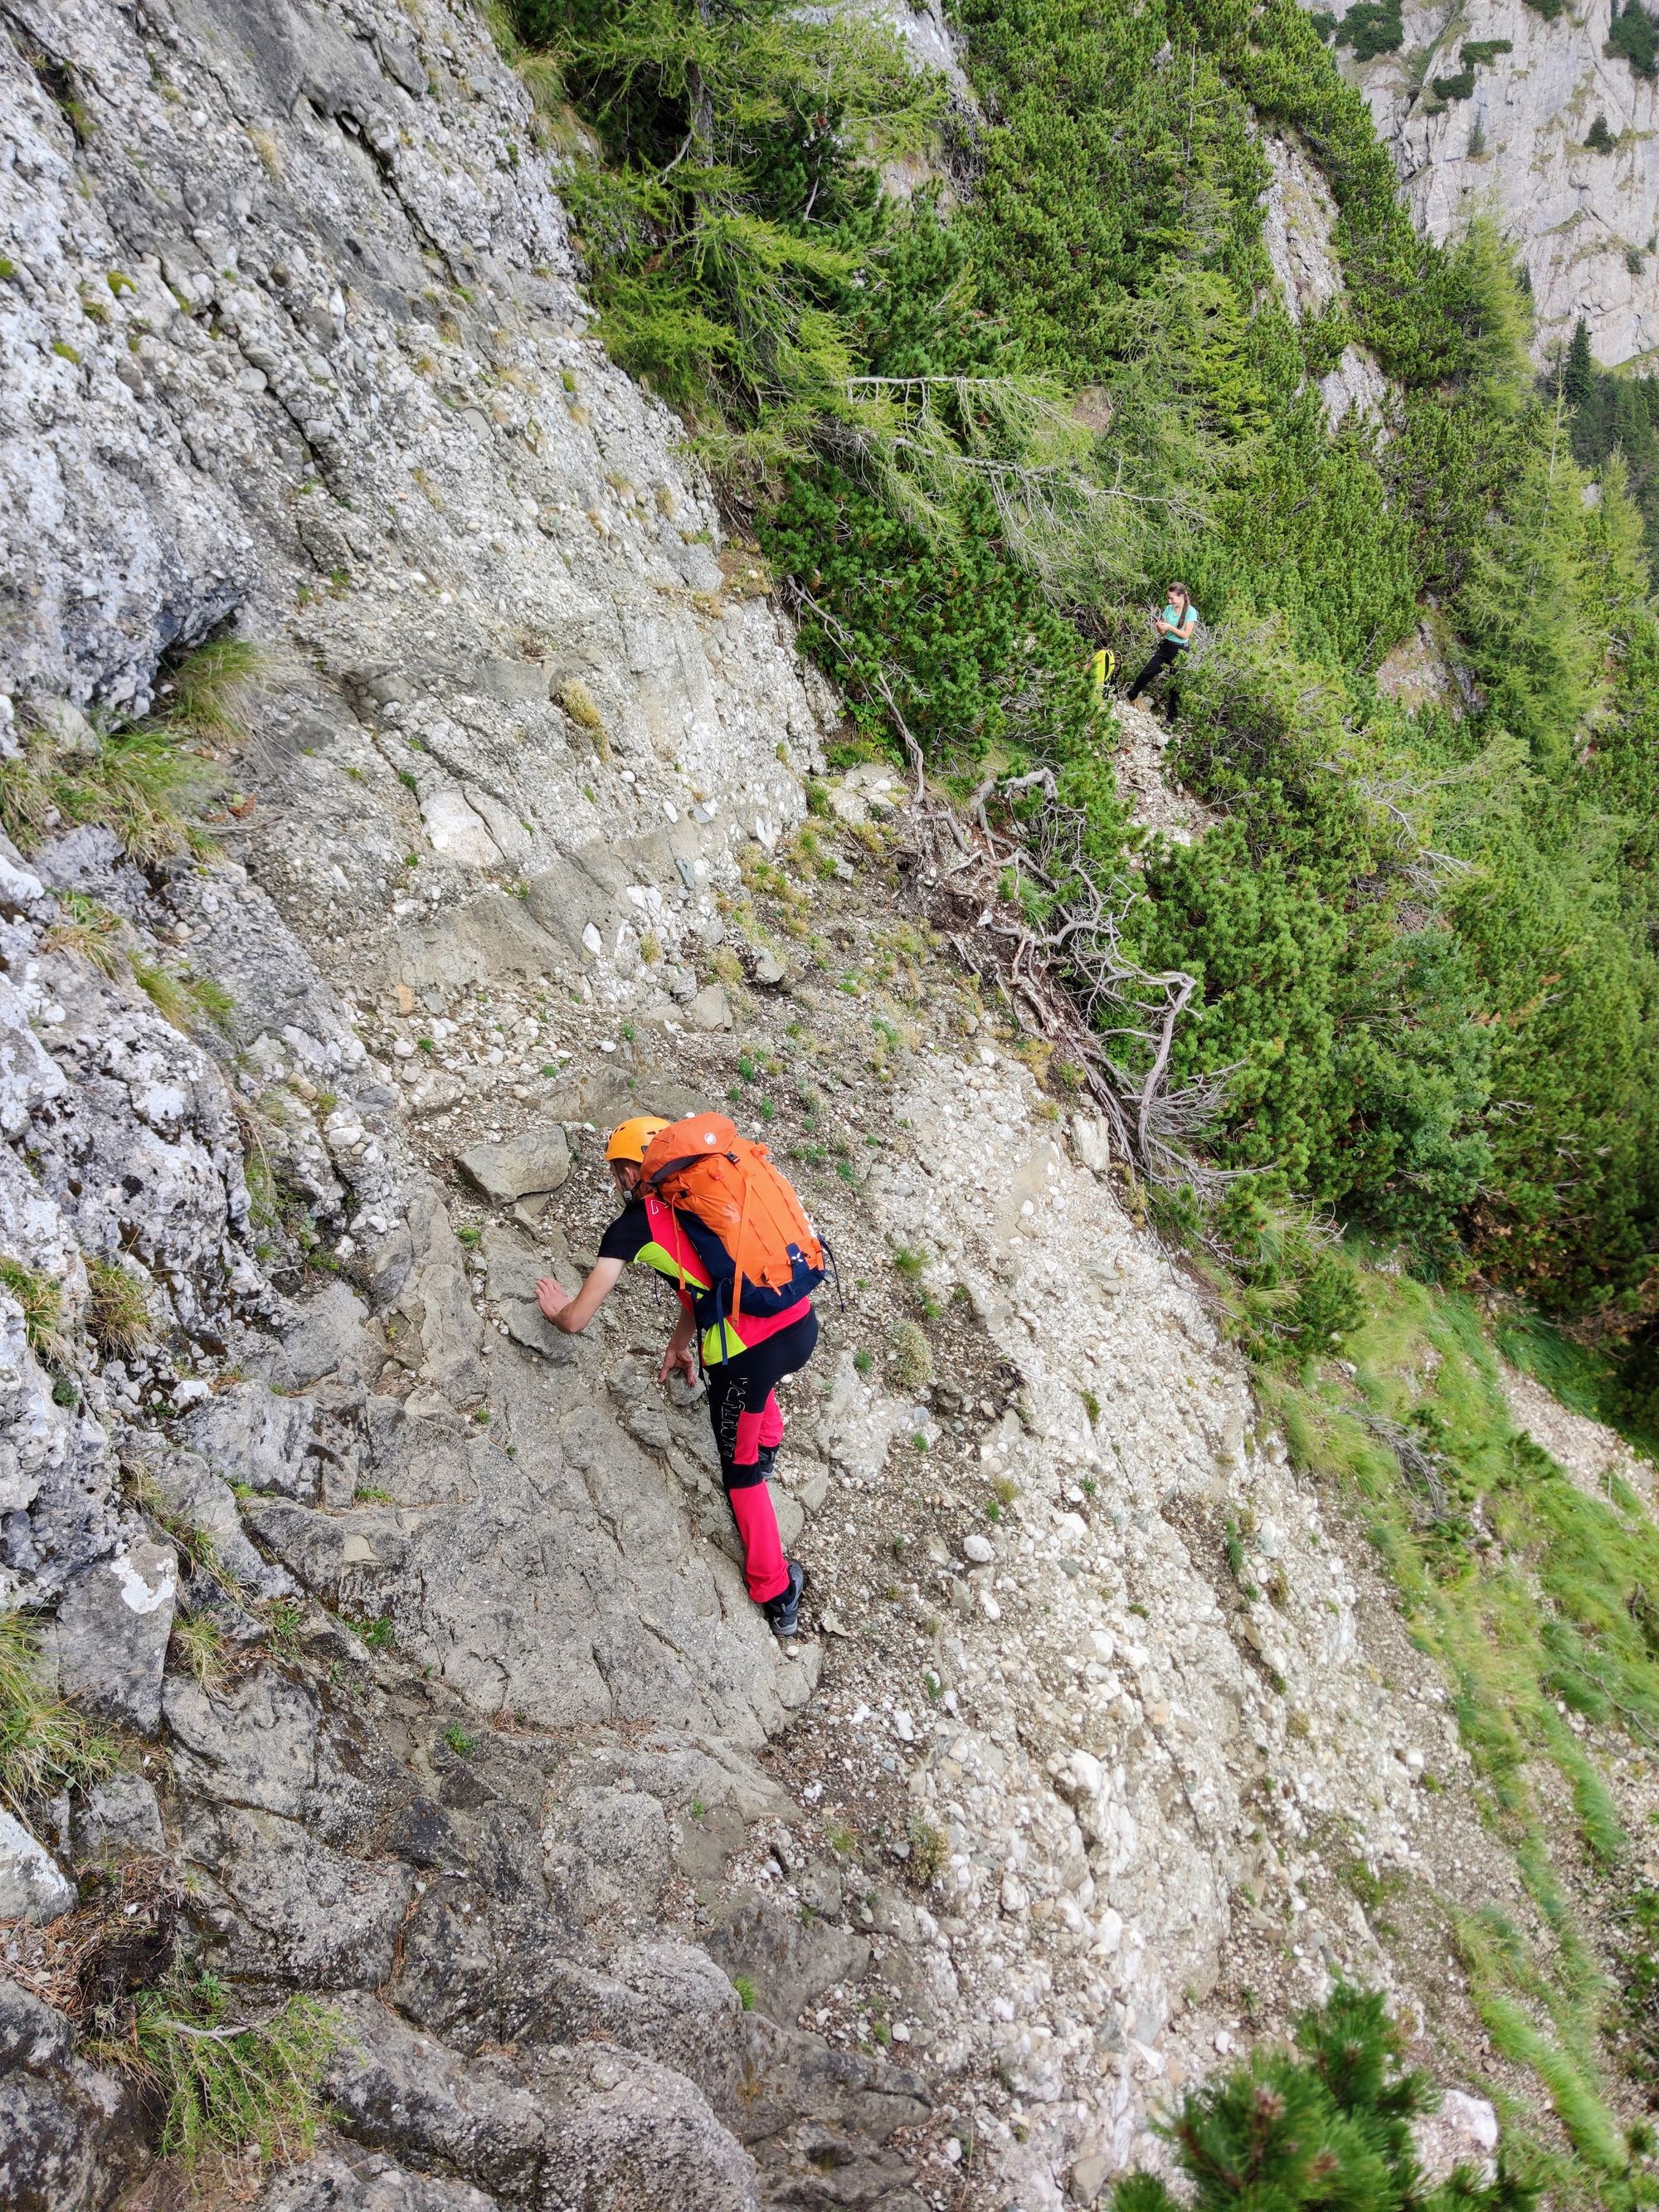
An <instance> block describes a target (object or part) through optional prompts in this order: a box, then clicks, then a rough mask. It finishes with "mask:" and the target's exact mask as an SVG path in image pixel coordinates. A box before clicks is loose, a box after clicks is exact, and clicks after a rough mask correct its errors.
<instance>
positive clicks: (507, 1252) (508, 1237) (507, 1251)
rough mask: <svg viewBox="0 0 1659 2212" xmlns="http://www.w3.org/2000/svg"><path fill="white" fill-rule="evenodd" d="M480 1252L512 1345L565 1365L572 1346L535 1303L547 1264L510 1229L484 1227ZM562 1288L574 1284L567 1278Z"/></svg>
mask: <svg viewBox="0 0 1659 2212" xmlns="http://www.w3.org/2000/svg"><path fill="white" fill-rule="evenodd" d="M483 1260H484V1266H485V1268H486V1269H487V1270H488V1279H489V1295H490V1297H491V1298H492V1299H493V1300H494V1302H495V1304H496V1305H497V1306H498V1307H499V1308H500V1309H501V1319H502V1320H503V1321H504V1322H506V1323H507V1334H508V1335H509V1336H510V1337H512V1339H513V1342H514V1343H515V1344H522V1345H524V1346H526V1348H527V1349H528V1350H529V1351H531V1352H540V1353H541V1354H542V1356H543V1358H546V1359H552V1360H556V1362H557V1363H558V1364H559V1365H560V1366H568V1364H570V1362H571V1361H572V1360H574V1358H575V1356H576V1352H575V1346H574V1345H573V1344H572V1343H571V1341H570V1339H569V1338H568V1336H567V1335H566V1334H564V1332H563V1331H562V1329H556V1328H554V1326H553V1324H552V1322H550V1321H549V1319H548V1318H547V1316H546V1315H545V1314H544V1312H543V1311H542V1310H541V1307H540V1306H539V1305H538V1304H537V1302H536V1285H537V1284H538V1281H539V1280H540V1279H541V1278H542V1277H543V1276H544V1275H545V1274H547V1273H550V1267H549V1263H548V1262H547V1261H544V1259H543V1258H542V1255H541V1254H540V1253H539V1252H538V1250H537V1249H536V1247H535V1246H534V1245H533V1244H532V1243H531V1242H530V1241H529V1239H528V1238H527V1237H522V1236H520V1234H519V1233H518V1232H517V1231H515V1230H512V1229H495V1228H490V1229H486V1230H485V1231H484V1235H483ZM565 1287H566V1289H567V1290H568V1289H571V1288H574V1285H572V1284H570V1283H569V1282H568V1281H567V1282H566V1284H565Z"/></svg>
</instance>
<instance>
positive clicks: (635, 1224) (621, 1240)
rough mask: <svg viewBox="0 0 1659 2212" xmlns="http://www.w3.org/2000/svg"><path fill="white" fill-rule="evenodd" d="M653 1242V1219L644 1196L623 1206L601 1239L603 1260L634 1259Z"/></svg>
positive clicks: (600, 1254)
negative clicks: (647, 1210) (646, 1208)
mask: <svg viewBox="0 0 1659 2212" xmlns="http://www.w3.org/2000/svg"><path fill="white" fill-rule="evenodd" d="M650 1242H651V1221H650V1217H649V1216H648V1215H647V1212H646V1210H645V1200H643V1199H642V1198H636V1199H634V1200H632V1201H631V1202H630V1203H629V1205H627V1206H623V1210H622V1212H620V1213H619V1214H618V1215H617V1218H616V1219H615V1220H614V1221H613V1222H612V1223H611V1226H610V1227H609V1229H607V1230H606V1231H605V1234H604V1236H603V1237H600V1239H599V1257H600V1259H601V1260H623V1261H633V1260H635V1259H637V1258H638V1257H639V1255H640V1254H641V1252H642V1251H643V1250H644V1249H645V1247H646V1246H647V1244H648V1243H650Z"/></svg>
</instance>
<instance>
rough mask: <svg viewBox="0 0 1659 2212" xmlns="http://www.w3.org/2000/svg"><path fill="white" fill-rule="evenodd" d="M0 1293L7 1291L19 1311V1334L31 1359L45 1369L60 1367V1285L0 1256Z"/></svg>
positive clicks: (64, 1347)
mask: <svg viewBox="0 0 1659 2212" xmlns="http://www.w3.org/2000/svg"><path fill="white" fill-rule="evenodd" d="M0 1289H3V1290H7V1291H10V1293H11V1295H12V1297H15V1299H16V1301H17V1303H18V1304H19V1305H20V1306H21V1308H22V1309H23V1333H24V1334H25V1335H26V1336H27V1339H28V1346H29V1350H30V1351H31V1352H33V1354H34V1356H35V1358H37V1359H39V1360H40V1362H41V1363H42V1364H43V1365H45V1366H47V1367H60V1366H62V1364H64V1361H65V1360H66V1359H67V1358H68V1357H69V1345H68V1342H67V1340H65V1338H64V1333H63V1321H64V1287H63V1285H62V1284H61V1283H56V1282H54V1281H53V1280H52V1277H51V1276H50V1275H43V1274H40V1273H38V1271H37V1270H36V1269H34V1268H33V1267H25V1266H24V1265H23V1262H22V1261H21V1260H14V1259H12V1258H11V1257H9V1255H3V1254H0Z"/></svg>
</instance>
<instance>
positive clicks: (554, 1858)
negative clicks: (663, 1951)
mask: <svg viewBox="0 0 1659 2212" xmlns="http://www.w3.org/2000/svg"><path fill="white" fill-rule="evenodd" d="M542 1840H543V1846H544V1850H545V1851H546V1854H547V1864H548V1870H549V1872H550V1874H551V1875H556V1876H558V1877H560V1878H562V1881H563V1883H564V1885H565V1887H566V1889H567V1892H568V1895H569V1898H570V1902H571V1908H572V1910H573V1911H574V1913H575V1915H576V1917H577V1918H578V1919H579V1920H582V1921H586V1922H591V1921H598V1920H604V1919H606V1918H608V1917H610V1916H611V1915H614V1914H617V1913H619V1912H623V1911H626V1912H629V1913H632V1914H639V1913H647V1912H650V1911H653V1910H654V1909H655V1906H656V1903H657V1900H658V1899H659V1897H660V1896H661V1894H662V1887H663V1884H664V1882H665V1881H667V1879H668V1874H669V1868H670V1862H671V1843H670V1839H669V1834H668V1822H667V1820H666V1819H665V1817H664V1814H663V1809H662V1807H661V1806H660V1805H659V1803H658V1802H657V1800H656V1799H655V1798H654V1797H652V1796H647V1794H646V1792H645V1791H644V1790H609V1789H599V1790H576V1791H574V1793H573V1794H572V1796H570V1798H569V1799H568V1801H567V1802H565V1803H564V1804H563V1805H562V1806H561V1807H560V1808H558V1810H557V1812H556V1814H555V1815H554V1817H553V1819H552V1820H551V1821H550V1823H549V1825H548V1827H547V1829H546V1831H545V1832H544V1836H543V1839H542Z"/></svg>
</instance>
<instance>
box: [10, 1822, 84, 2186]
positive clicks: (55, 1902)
mask: <svg viewBox="0 0 1659 2212" xmlns="http://www.w3.org/2000/svg"><path fill="white" fill-rule="evenodd" d="M75 1899H76V1889H75V1884H74V1883H73V1882H72V1881H70V1878H69V1876H68V1875H66V1874H65V1873H64V1869H62V1867H60V1866H59V1865H58V1862H57V1860H56V1859H55V1858H53V1857H52V1853H51V1852H50V1851H49V1850H46V1847H45V1845H44V1844H38V1843H36V1841H35V1840H34V1838H33V1836H32V1835H30V1833H29V1832H28V1830H27V1828H26V1827H25V1826H23V1824H22V1822H21V1820H18V1819H16V1818H15V1815H14V1814H10V1813H8V1812H5V1811H3V1810H0V1920H32V1921H35V1922H37V1923H43V1922H45V1921H48V1920H56V1919H57V1917H58V1914H59V1913H60V1912H67V1911H69V1910H70V1906H71V1905H73V1904H74V1903H75ZM0 2201H9V2200H3V2199H0Z"/></svg>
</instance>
